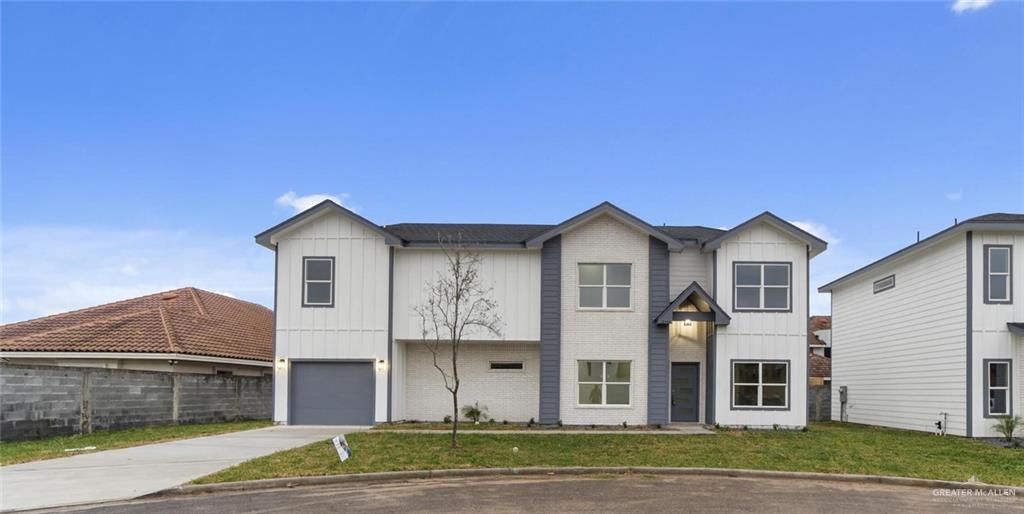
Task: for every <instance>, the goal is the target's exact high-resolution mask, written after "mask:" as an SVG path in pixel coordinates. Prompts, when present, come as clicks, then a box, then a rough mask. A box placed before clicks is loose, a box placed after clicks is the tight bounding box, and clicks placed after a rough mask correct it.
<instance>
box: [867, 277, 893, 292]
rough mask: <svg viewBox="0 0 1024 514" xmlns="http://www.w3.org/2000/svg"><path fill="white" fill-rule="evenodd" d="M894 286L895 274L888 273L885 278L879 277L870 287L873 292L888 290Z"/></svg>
mask: <svg viewBox="0 0 1024 514" xmlns="http://www.w3.org/2000/svg"><path fill="white" fill-rule="evenodd" d="M894 287H896V275H889V276H888V277H885V278H880V279H878V280H876V281H875V282H874V284H872V289H873V291H874V293H875V294H878V293H881V292H882V291H888V290H890V289H892V288H894Z"/></svg>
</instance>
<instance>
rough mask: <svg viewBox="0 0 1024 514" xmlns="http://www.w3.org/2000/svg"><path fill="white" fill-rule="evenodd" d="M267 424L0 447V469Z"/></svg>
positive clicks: (158, 429)
mask: <svg viewBox="0 0 1024 514" xmlns="http://www.w3.org/2000/svg"><path fill="white" fill-rule="evenodd" d="M270 424H271V422H270V421H269V420H258V421H233V422H228V423H205V424H199V425H164V426H155V427H146V428H132V429H127V430H111V431H105V432H93V433H91V434H86V435H71V436H61V437H48V438H45V439H32V440H28V441H15V442H8V443H0V466H5V465H7V464H17V463H19V462H29V461H33V460H44V459H54V458H57V457H68V456H71V455H78V454H80V453H88V452H89V451H102V450H113V449H115V448H127V447H129V446H139V445H142V444H150V443H158V442H162V441H170V440H172V439H188V438H190V437H201V436H204V435H215V434H223V433H226V432H238V431H240V430H251V429H253V428H263V427H267V426H270ZM89 446H95V447H96V449H95V450H87V451H76V452H66V451H64V450H65V449H71V448H85V447H89Z"/></svg>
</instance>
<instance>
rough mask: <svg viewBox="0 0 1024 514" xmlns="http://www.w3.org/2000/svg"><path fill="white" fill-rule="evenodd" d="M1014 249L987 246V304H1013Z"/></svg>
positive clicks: (1006, 246)
mask: <svg viewBox="0 0 1024 514" xmlns="http://www.w3.org/2000/svg"><path fill="white" fill-rule="evenodd" d="M1012 269H1013V247H1012V246H1009V245H985V303H1012V302H1013V272H1012Z"/></svg>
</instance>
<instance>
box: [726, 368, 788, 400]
mask: <svg viewBox="0 0 1024 514" xmlns="http://www.w3.org/2000/svg"><path fill="white" fill-rule="evenodd" d="M732 380H733V384H732V389H733V405H734V406H737V407H771V408H774V407H779V408H788V398H789V397H788V395H789V364H788V363H785V362H734V363H733V377H732Z"/></svg>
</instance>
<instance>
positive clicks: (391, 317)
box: [387, 246, 395, 423]
mask: <svg viewBox="0 0 1024 514" xmlns="http://www.w3.org/2000/svg"><path fill="white" fill-rule="evenodd" d="M394 349H395V247H394V246H391V247H388V418H387V419H388V423H390V422H391V409H392V407H393V401H394V397H393V394H394V393H393V392H392V391H393V389H394V383H395V379H394V376H393V375H392V370H394V369H395V352H394Z"/></svg>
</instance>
